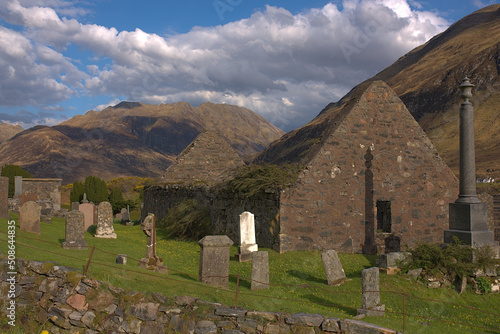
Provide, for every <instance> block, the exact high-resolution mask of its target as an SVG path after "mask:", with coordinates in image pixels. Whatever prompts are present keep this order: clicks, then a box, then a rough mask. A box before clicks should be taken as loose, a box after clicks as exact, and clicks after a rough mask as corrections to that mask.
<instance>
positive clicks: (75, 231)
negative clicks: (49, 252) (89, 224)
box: [62, 211, 88, 249]
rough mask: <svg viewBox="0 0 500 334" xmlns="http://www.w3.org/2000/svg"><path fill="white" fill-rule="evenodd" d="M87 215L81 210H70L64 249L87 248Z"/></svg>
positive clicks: (67, 216) (63, 244)
mask: <svg viewBox="0 0 500 334" xmlns="http://www.w3.org/2000/svg"><path fill="white" fill-rule="evenodd" d="M84 236H85V216H84V215H83V212H81V211H70V212H69V213H68V214H67V215H66V238H65V240H64V242H63V243H62V248H63V249H87V247H88V244H87V242H86V241H85V238H84Z"/></svg>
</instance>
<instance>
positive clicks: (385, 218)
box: [377, 200, 392, 233]
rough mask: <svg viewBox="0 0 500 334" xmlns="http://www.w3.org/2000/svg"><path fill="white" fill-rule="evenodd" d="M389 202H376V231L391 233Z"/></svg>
mask: <svg viewBox="0 0 500 334" xmlns="http://www.w3.org/2000/svg"><path fill="white" fill-rule="evenodd" d="M391 225H392V222H391V201H381V200H377V231H378V232H379V233H391Z"/></svg>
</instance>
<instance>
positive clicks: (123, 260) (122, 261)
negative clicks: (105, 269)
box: [116, 254, 127, 265]
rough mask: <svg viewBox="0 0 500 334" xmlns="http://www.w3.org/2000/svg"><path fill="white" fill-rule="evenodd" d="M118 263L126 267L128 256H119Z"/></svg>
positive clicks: (117, 257)
mask: <svg viewBox="0 0 500 334" xmlns="http://www.w3.org/2000/svg"><path fill="white" fill-rule="evenodd" d="M116 263H117V264H123V265H126V264H127V254H118V255H117V256H116Z"/></svg>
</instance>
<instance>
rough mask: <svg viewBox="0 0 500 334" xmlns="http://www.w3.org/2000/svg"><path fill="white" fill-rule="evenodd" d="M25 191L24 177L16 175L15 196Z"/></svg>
mask: <svg viewBox="0 0 500 334" xmlns="http://www.w3.org/2000/svg"><path fill="white" fill-rule="evenodd" d="M22 193H23V177H22V176H14V196H15V197H17V196H19V195H21V194H22Z"/></svg>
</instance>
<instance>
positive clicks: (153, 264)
mask: <svg viewBox="0 0 500 334" xmlns="http://www.w3.org/2000/svg"><path fill="white" fill-rule="evenodd" d="M141 230H142V231H143V232H144V234H146V236H147V247H146V256H145V257H143V258H142V259H140V260H139V267H141V268H146V269H149V270H154V271H156V272H160V273H164V274H168V268H167V267H166V266H163V259H162V258H161V257H159V256H157V255H156V217H155V215H154V214H152V213H150V214H148V216H147V217H146V218H144V220H143V221H142V223H141Z"/></svg>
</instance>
